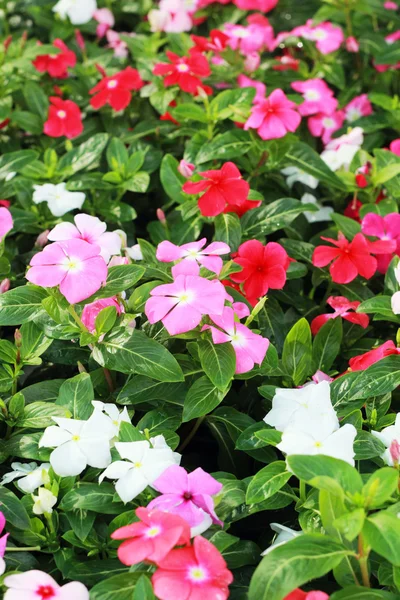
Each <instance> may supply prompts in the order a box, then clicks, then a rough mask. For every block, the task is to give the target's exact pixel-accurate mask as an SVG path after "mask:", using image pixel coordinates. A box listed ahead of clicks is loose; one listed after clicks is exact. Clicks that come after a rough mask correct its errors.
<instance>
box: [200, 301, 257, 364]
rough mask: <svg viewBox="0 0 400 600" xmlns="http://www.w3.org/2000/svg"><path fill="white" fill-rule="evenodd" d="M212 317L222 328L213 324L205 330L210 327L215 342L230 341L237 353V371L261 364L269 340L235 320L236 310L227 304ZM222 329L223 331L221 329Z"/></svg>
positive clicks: (205, 327) (206, 326) (206, 327)
mask: <svg viewBox="0 0 400 600" xmlns="http://www.w3.org/2000/svg"><path fill="white" fill-rule="evenodd" d="M210 319H211V320H212V321H213V322H214V323H215V325H217V326H218V327H219V328H220V329H217V328H216V327H213V326H212V325H204V327H203V329H202V331H203V330H205V329H210V330H211V335H212V340H213V342H214V344H224V343H227V342H230V343H231V344H232V346H233V349H234V350H235V354H236V371H235V373H247V371H251V369H252V368H253V367H254V364H255V363H256V364H258V365H261V363H262V361H263V360H264V358H265V355H266V353H267V350H268V346H269V340H267V338H264V337H262V336H261V335H258V334H256V333H253V332H252V331H251V329H249V328H248V327H246V326H245V325H242V324H241V323H237V322H236V321H235V311H234V309H233V308H230V307H228V306H226V307H225V308H224V312H223V313H222V315H221V316H216V315H210ZM221 329H222V331H221Z"/></svg>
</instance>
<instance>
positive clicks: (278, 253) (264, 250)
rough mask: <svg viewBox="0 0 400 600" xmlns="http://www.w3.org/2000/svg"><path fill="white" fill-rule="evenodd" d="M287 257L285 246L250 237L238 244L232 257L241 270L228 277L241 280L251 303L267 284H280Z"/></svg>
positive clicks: (287, 260)
mask: <svg viewBox="0 0 400 600" xmlns="http://www.w3.org/2000/svg"><path fill="white" fill-rule="evenodd" d="M291 260H292V259H291V258H290V257H289V256H288V254H287V252H286V250H285V249H284V248H282V246H281V245H280V244H277V243H276V242H269V243H268V244H267V245H266V246H263V245H262V243H261V242H259V241H257V240H250V241H248V242H245V243H244V244H242V245H241V246H239V249H238V251H237V254H236V256H235V258H234V262H235V263H237V264H238V265H241V266H242V267H243V270H242V271H240V273H233V274H232V275H231V276H230V277H231V279H232V281H235V282H236V283H243V290H244V293H245V295H246V298H247V300H248V301H249V302H250V304H252V305H253V306H254V305H255V304H257V301H258V299H259V298H261V297H262V296H265V294H266V293H267V292H268V290H269V288H271V289H273V290H281V289H282V288H283V286H284V285H285V283H286V271H287V270H288V268H289V265H290V262H291Z"/></svg>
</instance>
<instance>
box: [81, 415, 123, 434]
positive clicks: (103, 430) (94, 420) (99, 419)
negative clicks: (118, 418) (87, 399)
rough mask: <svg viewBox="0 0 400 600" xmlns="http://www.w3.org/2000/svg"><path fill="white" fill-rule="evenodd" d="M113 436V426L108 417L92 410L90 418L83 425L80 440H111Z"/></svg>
mask: <svg viewBox="0 0 400 600" xmlns="http://www.w3.org/2000/svg"><path fill="white" fill-rule="evenodd" d="M114 435H115V425H114V424H113V422H112V421H111V419H110V417H108V416H107V415H105V414H104V413H102V412H100V411H99V410H94V411H93V413H92V415H91V417H90V418H89V419H88V420H87V421H86V422H85V423H84V425H83V427H82V431H81V438H82V439H92V438H100V437H102V438H104V439H107V440H111V439H112V438H113V437H114Z"/></svg>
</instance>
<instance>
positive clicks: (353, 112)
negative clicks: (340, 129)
mask: <svg viewBox="0 0 400 600" xmlns="http://www.w3.org/2000/svg"><path fill="white" fill-rule="evenodd" d="M343 110H344V114H345V117H346V121H349V122H350V123H352V122H353V121H357V119H360V118H361V117H368V116H369V115H372V112H373V111H372V105H371V102H370V101H369V99H368V96H367V94H361V95H360V96H356V97H355V98H353V100H352V101H351V102H349V103H348V104H346V106H345V107H344V109H343Z"/></svg>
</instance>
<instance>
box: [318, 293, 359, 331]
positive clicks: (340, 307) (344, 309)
mask: <svg viewBox="0 0 400 600" xmlns="http://www.w3.org/2000/svg"><path fill="white" fill-rule="evenodd" d="M326 303H327V304H329V306H331V307H332V308H333V310H334V311H335V312H333V313H328V314H325V315H319V316H318V317H315V319H313V321H312V322H311V331H312V333H313V335H316V334H317V333H318V331H319V330H320V329H321V327H322V325H324V324H325V323H326V322H327V321H329V320H330V319H336V318H337V317H342V318H343V319H345V320H346V321H350V323H355V324H356V325H361V327H364V329H365V328H366V327H368V324H369V317H368V315H363V314H358V313H356V312H350V311H355V310H357V308H358V307H359V306H360V304H361V303H360V302H357V301H356V302H350V300H348V299H347V298H345V297H344V296H336V297H334V296H330V297H329V298H328V300H327V301H326Z"/></svg>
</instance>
